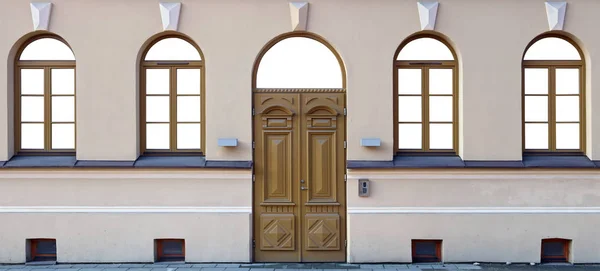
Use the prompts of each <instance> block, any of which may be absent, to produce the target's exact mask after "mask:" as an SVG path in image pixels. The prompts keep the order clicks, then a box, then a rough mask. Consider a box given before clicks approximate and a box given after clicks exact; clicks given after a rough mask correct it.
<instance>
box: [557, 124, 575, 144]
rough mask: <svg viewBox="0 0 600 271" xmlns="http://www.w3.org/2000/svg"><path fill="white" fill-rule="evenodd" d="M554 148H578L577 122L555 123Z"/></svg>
mask: <svg viewBox="0 0 600 271" xmlns="http://www.w3.org/2000/svg"><path fill="white" fill-rule="evenodd" d="M556 149H561V150H575V149H579V124H577V123H557V124H556Z"/></svg>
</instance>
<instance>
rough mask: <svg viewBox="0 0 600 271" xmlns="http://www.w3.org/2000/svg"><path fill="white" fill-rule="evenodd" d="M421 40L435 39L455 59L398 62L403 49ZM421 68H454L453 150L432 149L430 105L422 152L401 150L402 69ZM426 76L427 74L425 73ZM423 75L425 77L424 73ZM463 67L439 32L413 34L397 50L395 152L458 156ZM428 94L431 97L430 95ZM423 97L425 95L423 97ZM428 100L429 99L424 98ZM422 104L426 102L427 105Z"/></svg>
mask: <svg viewBox="0 0 600 271" xmlns="http://www.w3.org/2000/svg"><path fill="white" fill-rule="evenodd" d="M420 38H432V39H435V40H437V41H439V42H441V43H443V44H444V45H446V47H447V48H448V49H449V50H450V52H451V53H452V56H453V58H454V59H453V60H398V56H399V54H400V52H401V51H402V49H404V47H405V46H406V45H407V44H409V43H410V42H412V41H414V40H417V39H420ZM408 67H411V68H421V69H429V68H447V69H452V70H453V73H452V79H453V84H452V95H451V96H452V98H453V99H452V107H453V108H452V114H453V116H452V149H430V148H429V138H428V136H429V127H428V126H429V124H430V122H429V108H428V107H427V106H423V107H422V112H423V113H422V118H421V125H422V127H421V133H422V134H421V149H401V148H400V147H399V131H398V130H399V127H398V126H399V124H400V122H399V117H398V97H399V95H400V94H399V93H398V70H399V69H401V68H408ZM423 73H424V72H423ZM423 73H422V74H423ZM458 74H459V65H458V55H457V53H456V50H455V49H454V47H453V46H452V45H451V44H450V43H449V42H448V41H447V40H446V38H444V37H442V36H441V35H439V34H438V33H436V32H431V31H425V32H419V33H416V34H413V35H412V36H409V37H408V38H406V39H405V40H404V41H402V43H401V44H400V45H399V46H398V48H397V49H396V52H395V53H394V58H393V88H394V90H393V91H392V93H393V97H392V100H393V109H394V117H393V120H394V123H393V127H394V152H395V153H401V154H426V155H437V154H440V155H454V154H458V142H459V138H458V137H459V133H458V131H459V130H458V127H459V123H458V112H459V110H458V105H459V104H458V83H459V82H458V80H459V76H458ZM421 80H422V86H421V88H422V89H425V88H426V86H425V85H426V84H428V83H427V81H428V79H427V78H424V77H423V78H422V79H421ZM427 95H428V94H427ZM421 97H423V94H421ZM422 100H423V101H424V100H427V99H422ZM423 101H422V102H423Z"/></svg>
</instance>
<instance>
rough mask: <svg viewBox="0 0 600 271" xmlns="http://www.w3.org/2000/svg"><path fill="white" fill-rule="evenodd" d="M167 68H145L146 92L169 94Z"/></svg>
mask: <svg viewBox="0 0 600 271" xmlns="http://www.w3.org/2000/svg"><path fill="white" fill-rule="evenodd" d="M169 89H170V87H169V70H168V69H146V94H169Z"/></svg>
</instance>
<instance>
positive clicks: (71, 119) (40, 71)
mask: <svg viewBox="0 0 600 271" xmlns="http://www.w3.org/2000/svg"><path fill="white" fill-rule="evenodd" d="M15 73H16V82H15V86H16V88H15V150H16V152H17V153H48V152H53V153H56V152H63V153H73V152H74V151H75V56H74V55H73V51H71V48H69V46H68V45H67V44H66V43H65V41H64V40H62V39H61V38H60V37H58V36H55V35H43V36H36V37H34V38H32V39H30V40H28V41H27V42H25V43H24V45H23V47H22V48H21V50H20V51H19V53H18V54H17V60H16V72H15Z"/></svg>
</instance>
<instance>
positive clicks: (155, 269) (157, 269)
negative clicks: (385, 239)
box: [0, 263, 600, 271]
mask: <svg viewBox="0 0 600 271" xmlns="http://www.w3.org/2000/svg"><path fill="white" fill-rule="evenodd" d="M33 269H43V270H47V271H290V270H308V269H310V270H319V271H320V270H337V271H342V270H352V271H403V270H406V271H408V270H412V271H418V270H492V271H521V270H523V271H529V270H531V271H534V270H542V271H543V270H548V271H558V270H565V271H569V270H573V271H587V270H599V271H600V264H596V265H567V264H543V265H534V266H530V265H525V264H513V265H503V264H482V265H473V264H344V263H339V264H296V263H292V264H285V263H267V264H262V263H252V264H244V263H241V264H217V263H215V264H183V263H182V264H166V263H156V264H55V265H35V264H26V265H23V264H20V265H2V264H0V271H18V270H33ZM40 271H42V270H40Z"/></svg>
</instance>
